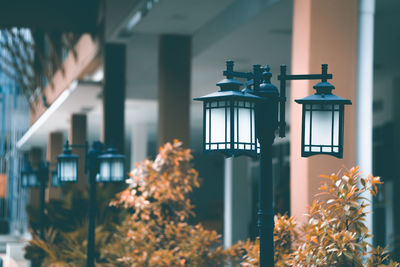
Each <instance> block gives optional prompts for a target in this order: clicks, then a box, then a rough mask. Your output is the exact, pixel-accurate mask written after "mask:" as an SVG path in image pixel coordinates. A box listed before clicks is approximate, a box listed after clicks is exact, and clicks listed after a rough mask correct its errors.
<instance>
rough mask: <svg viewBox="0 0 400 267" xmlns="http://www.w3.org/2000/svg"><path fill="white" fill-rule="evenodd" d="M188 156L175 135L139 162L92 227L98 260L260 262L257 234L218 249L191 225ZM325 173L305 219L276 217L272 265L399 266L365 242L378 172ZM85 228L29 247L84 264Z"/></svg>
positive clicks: (51, 260) (215, 239)
mask: <svg viewBox="0 0 400 267" xmlns="http://www.w3.org/2000/svg"><path fill="white" fill-rule="evenodd" d="M191 159H192V155H191V154H190V150H188V149H184V148H182V145H181V143H180V142H178V141H175V142H174V143H172V144H171V143H167V144H165V145H164V146H163V147H161V148H160V151H159V154H158V155H157V157H156V158H155V160H149V159H146V160H144V161H143V162H141V163H138V164H137V166H136V169H135V170H134V171H132V172H131V174H130V179H128V181H127V182H128V184H129V187H128V188H127V189H125V190H124V191H122V192H121V193H119V194H118V195H117V196H116V198H115V199H114V200H113V201H112V202H111V206H113V207H117V208H120V209H122V211H121V213H120V215H121V216H119V217H118V216H116V217H115V218H122V219H120V221H119V222H118V221H116V220H112V221H114V222H115V223H114V224H113V223H107V224H101V225H98V227H97V228H96V266H121V267H123V266H140V267H146V266H158V267H163V266H177V267H183V266H190V267H192V266H196V267H206V266H207V267H212V266H222V265H227V264H233V265H234V266H244V267H250V266H258V265H259V262H258V259H259V243H258V241H257V240H256V241H250V240H248V241H241V242H238V243H237V244H235V245H234V246H232V247H231V248H229V249H223V248H222V246H221V237H220V235H218V234H217V232H215V231H213V230H207V229H205V228H204V227H203V226H202V225H201V224H194V225H193V224H190V223H189V221H190V218H191V217H192V216H194V214H193V205H192V204H191V201H190V198H189V196H190V194H191V192H192V191H193V190H194V189H195V188H197V187H199V186H200V181H199V177H198V173H197V171H196V170H195V169H193V167H192V165H191ZM322 178H323V179H325V182H324V183H323V184H322V185H321V187H320V191H321V193H320V194H319V195H324V198H322V200H316V201H314V202H313V203H312V205H311V207H309V214H308V217H309V218H308V221H307V222H306V223H305V224H304V225H302V226H298V225H297V223H296V221H295V220H294V218H293V217H288V216H287V215H279V214H278V215H276V216H275V228H274V242H275V262H276V266H278V267H286V266H295V267H300V266H301V267H328V266H329V267H339V266H352V267H357V266H367V267H372V266H373V267H375V266H391V267H395V266H400V265H399V264H398V263H396V262H393V261H391V260H390V259H389V255H388V252H387V251H385V250H384V249H382V248H380V247H377V248H373V247H371V246H370V245H369V244H368V243H367V241H366V240H367V238H369V237H370V236H371V235H370V233H369V231H368V228H367V227H366V225H365V217H366V212H365V208H366V207H367V206H368V205H369V204H368V203H367V202H366V201H364V199H363V195H364V194H366V193H370V194H372V195H373V196H375V195H376V194H377V191H378V185H379V184H381V183H382V182H381V181H380V178H379V177H374V176H372V175H371V176H368V177H367V178H362V177H361V176H360V173H359V169H358V168H352V169H350V170H348V171H347V172H344V173H343V174H332V175H329V176H322ZM103 216H104V215H103ZM86 229H87V225H85V224H84V225H83V226H81V227H79V228H77V229H75V230H74V231H72V232H65V231H64V232H63V231H61V230H60V229H58V230H56V229H50V230H49V231H48V233H47V235H46V238H45V240H40V239H39V238H38V237H35V239H34V240H32V241H31V242H30V245H29V246H28V251H31V252H32V253H31V254H32V255H38V257H39V258H40V259H43V263H44V265H45V266H52V267H56V266H62V267H64V266H70V267H71V266H84V265H85V261H86V242H87V241H86ZM369 247H370V252H369V253H368V252H367V249H368V248H369ZM32 258H34V257H32Z"/></svg>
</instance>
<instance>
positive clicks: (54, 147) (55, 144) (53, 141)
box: [46, 132, 64, 202]
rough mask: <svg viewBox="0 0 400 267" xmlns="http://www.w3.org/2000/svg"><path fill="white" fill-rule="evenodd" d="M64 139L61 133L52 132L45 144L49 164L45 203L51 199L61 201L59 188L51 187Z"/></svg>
mask: <svg viewBox="0 0 400 267" xmlns="http://www.w3.org/2000/svg"><path fill="white" fill-rule="evenodd" d="M63 145H64V137H63V133H62V132H52V133H50V134H49V137H48V142H47V161H48V162H50V167H49V170H50V175H49V184H48V187H47V189H46V201H47V202H48V201H49V200H51V199H61V188H59V187H52V186H51V178H52V171H53V170H56V169H57V156H58V155H60V154H61V153H62V150H63Z"/></svg>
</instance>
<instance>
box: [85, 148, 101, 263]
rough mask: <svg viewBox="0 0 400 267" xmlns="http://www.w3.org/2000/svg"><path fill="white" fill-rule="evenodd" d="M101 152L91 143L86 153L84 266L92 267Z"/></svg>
mask: <svg viewBox="0 0 400 267" xmlns="http://www.w3.org/2000/svg"><path fill="white" fill-rule="evenodd" d="M100 151H101V144H100V143H99V142H95V143H93V146H92V149H91V150H90V151H89V152H88V165H87V166H88V171H89V228H88V243H87V255H86V266H87V267H94V253H95V251H94V250H95V227H96V175H97V173H98V170H99V167H98V161H97V157H98V156H99V154H100Z"/></svg>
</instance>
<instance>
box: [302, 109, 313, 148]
mask: <svg viewBox="0 0 400 267" xmlns="http://www.w3.org/2000/svg"><path fill="white" fill-rule="evenodd" d="M306 106H308V105H306ZM304 112H305V114H304V145H309V144H310V113H311V112H310V111H304Z"/></svg>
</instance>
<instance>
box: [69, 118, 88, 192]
mask: <svg viewBox="0 0 400 267" xmlns="http://www.w3.org/2000/svg"><path fill="white" fill-rule="evenodd" d="M86 140H87V123H86V115H85V114H72V115H71V126H70V131H69V136H68V141H69V143H70V144H72V145H84V144H85V142H86ZM72 153H74V154H76V155H78V156H79V161H78V187H79V188H80V189H83V188H85V186H86V184H87V182H86V175H85V157H86V155H85V150H84V149H82V148H73V149H72Z"/></svg>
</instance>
